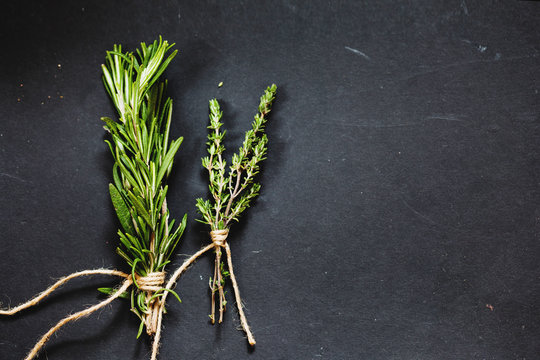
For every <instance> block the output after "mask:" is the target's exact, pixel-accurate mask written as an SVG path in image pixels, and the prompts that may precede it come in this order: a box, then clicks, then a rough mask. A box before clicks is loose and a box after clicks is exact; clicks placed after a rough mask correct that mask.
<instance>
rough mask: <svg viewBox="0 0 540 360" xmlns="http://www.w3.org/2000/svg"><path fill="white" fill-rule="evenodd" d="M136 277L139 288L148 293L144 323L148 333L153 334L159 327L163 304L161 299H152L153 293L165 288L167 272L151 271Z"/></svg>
mask: <svg viewBox="0 0 540 360" xmlns="http://www.w3.org/2000/svg"><path fill="white" fill-rule="evenodd" d="M135 279H136V280H137V285H138V286H139V289H140V290H142V291H145V292H146V293H147V294H146V301H147V303H146V306H147V309H146V316H145V318H144V323H145V325H146V333H147V334H148V335H153V334H155V333H156V331H157V328H158V317H159V311H160V309H161V307H162V304H161V301H159V299H157V298H154V299H152V295H153V293H154V292H156V291H159V290H161V289H163V283H164V282H165V273H164V272H151V273H148V274H146V276H139V275H135ZM150 299H151V300H150Z"/></svg>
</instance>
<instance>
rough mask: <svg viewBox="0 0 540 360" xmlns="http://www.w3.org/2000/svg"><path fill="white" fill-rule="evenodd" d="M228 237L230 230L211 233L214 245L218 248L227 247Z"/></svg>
mask: <svg viewBox="0 0 540 360" xmlns="http://www.w3.org/2000/svg"><path fill="white" fill-rule="evenodd" d="M228 235H229V230H228V229H222V230H212V231H210V238H211V239H212V244H214V245H215V246H216V247H225V243H226V241H227V236H228Z"/></svg>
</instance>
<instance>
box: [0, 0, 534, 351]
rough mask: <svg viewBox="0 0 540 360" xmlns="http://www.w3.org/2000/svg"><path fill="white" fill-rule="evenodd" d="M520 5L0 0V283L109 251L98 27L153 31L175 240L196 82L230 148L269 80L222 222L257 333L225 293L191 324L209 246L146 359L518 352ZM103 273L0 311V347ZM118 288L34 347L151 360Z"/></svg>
mask: <svg viewBox="0 0 540 360" xmlns="http://www.w3.org/2000/svg"><path fill="white" fill-rule="evenodd" d="M488 3H489V4H488ZM539 25H540V3H539V2H529V1H519V2H518V1H513V2H505V3H503V2H492V1H490V2H486V1H477V2H475V1H470V0H464V1H461V0H458V1H440V2H439V1H437V2H435V1H410V2H407V5H405V3H404V2H403V4H396V3H395V2H393V1H377V2H371V3H369V4H365V3H364V2H357V1H349V2H342V1H331V2H326V1H309V2H308V1H298V2H294V1H274V2H262V1H260V2H253V1H198V2H187V1H186V2H180V3H179V2H176V1H165V0H159V1H155V0H152V1H129V2H127V1H106V2H105V1H101V2H97V1H79V0H70V1H50V2H47V4H46V2H38V1H34V2H29V1H17V2H9V3H6V4H4V5H3V9H2V21H1V22H0V41H1V43H2V56H0V65H1V66H0V82H1V85H2V86H0V192H1V194H2V195H1V197H0V214H1V217H0V233H1V234H2V236H1V238H0V258H1V259H2V260H1V261H0V273H1V274H2V285H1V286H0V301H2V302H3V303H4V304H9V303H12V304H16V303H19V302H21V301H23V300H25V299H27V298H29V297H31V296H32V295H33V294H35V293H36V292H39V291H41V290H43V289H44V288H45V287H46V286H47V285H49V284H51V283H52V280H51V279H52V278H57V277H61V276H62V275H64V274H68V273H71V272H74V271H78V270H83V269H89V268H97V267H102V266H103V267H107V268H118V269H122V270H126V268H125V266H124V264H123V263H122V261H121V259H120V258H119V257H118V256H117V255H115V253H114V249H115V246H116V243H117V236H116V234H115V232H116V230H115V229H116V227H117V226H118V223H117V222H116V219H115V217H114V213H113V209H112V206H111V204H110V200H109V198H108V191H107V184H108V183H109V182H110V181H111V166H112V159H111V157H110V155H109V154H108V149H107V146H106V144H105V143H104V142H103V140H104V139H105V132H104V130H103V129H102V127H101V126H102V124H101V123H100V121H99V117H100V116H113V115H114V110H113V108H112V106H111V103H110V102H109V100H108V98H107V95H106V93H105V90H104V89H103V86H102V84H101V79H100V76H101V71H100V67H99V65H100V64H101V62H103V59H104V52H105V50H108V49H110V48H112V45H113V44H114V43H121V44H123V45H124V46H125V47H126V48H134V47H135V46H136V45H137V44H138V43H139V42H140V41H147V42H149V41H152V40H153V39H154V38H156V37H157V36H158V35H159V34H162V35H163V36H164V38H166V39H167V40H169V41H171V42H176V43H177V48H178V49H180V51H181V54H180V56H178V57H177V58H176V59H175V60H174V62H173V63H172V65H171V67H170V70H169V71H168V72H167V77H168V79H169V81H170V88H169V90H170V91H169V93H170V95H171V96H172V97H173V99H174V104H175V108H174V118H173V128H172V133H173V135H174V136H184V137H185V140H184V143H183V145H182V146H181V148H180V151H179V154H178V156H177V158H176V166H175V171H174V173H173V175H172V177H171V178H170V180H169V184H170V188H171V192H170V200H169V204H170V206H171V213H172V215H173V216H175V217H176V218H180V217H181V215H183V214H184V213H185V212H187V213H188V216H189V223H188V228H187V231H186V233H185V235H184V238H183V241H182V243H181V245H180V247H179V250H178V253H179V254H181V253H182V254H191V253H193V252H195V251H196V250H197V249H199V248H200V247H201V246H202V244H206V243H207V242H208V241H209V238H208V234H207V229H206V228H205V227H204V226H202V225H200V224H197V223H196V222H195V221H194V219H195V218H196V216H197V215H196V213H195V211H194V209H195V204H194V201H195V198H196V197H199V196H206V194H207V193H206V191H207V187H206V181H207V179H206V177H205V174H204V172H203V171H202V170H201V169H202V168H201V166H200V161H199V158H200V157H201V156H202V155H203V154H204V153H205V145H204V142H205V139H206V126H207V114H208V109H207V106H208V100H209V99H210V98H212V97H217V98H218V99H219V100H220V101H221V103H222V106H223V110H224V112H225V115H224V121H225V124H226V125H225V126H226V128H227V129H228V135H227V137H226V140H225V141H226V144H227V145H228V148H229V149H231V150H232V149H236V148H237V147H238V146H239V145H240V141H241V137H242V133H243V131H245V129H246V128H247V127H248V126H249V124H250V122H251V119H252V117H253V115H254V114H255V111H256V106H257V104H258V97H259V96H260V94H262V91H263V89H264V88H265V87H266V86H267V85H269V84H271V83H273V82H274V83H276V84H277V85H278V96H277V100H276V104H275V107H274V112H273V113H272V116H271V119H270V122H269V124H268V137H269V141H270V142H269V154H268V160H267V161H266V163H265V164H264V169H263V174H262V177H261V182H262V184H263V188H262V193H261V197H260V198H259V200H258V201H257V202H256V203H255V205H254V206H253V207H252V208H251V209H250V210H249V212H248V213H249V214H248V216H247V217H244V218H243V219H242V223H241V224H240V225H235V226H233V228H232V229H231V235H230V242H231V246H232V251H233V256H234V261H235V271H236V272H237V276H238V279H239V283H240V284H239V285H240V288H241V290H242V296H243V298H244V300H245V301H246V312H247V316H248V320H249V321H250V325H251V327H252V329H253V330H254V334H255V337H256V338H257V347H256V349H255V350H250V349H248V346H247V344H246V341H245V339H244V338H243V334H242V333H241V332H238V331H236V327H237V326H238V318H237V314H236V310H234V308H233V306H232V305H233V301H232V297H231V294H230V290H229V294H228V295H229V300H230V305H231V306H230V307H229V310H228V312H227V314H226V319H225V322H224V323H223V324H222V325H221V326H211V325H209V324H208V316H207V314H208V313H209V312H210V303H209V294H208V278H209V276H210V275H211V270H212V264H211V258H210V257H207V258H205V259H202V260H201V261H199V262H198V263H197V264H196V265H195V266H194V267H192V268H191V269H190V271H189V272H188V273H186V275H185V276H184V278H183V279H182V280H181V283H180V286H179V287H178V288H177V289H178V291H179V293H180V295H181V297H182V299H183V303H182V304H177V303H174V302H173V301H170V302H169V313H168V314H167V317H166V319H165V331H164V338H163V344H164V345H163V347H162V351H161V354H162V356H161V358H162V359H178V358H181V359H217V358H219V359H253V360H255V359H325V358H326V359H434V360H436V359H465V358H466V359H497V360H498V359H501V360H502V359H533V358H537V357H538V354H539V353H540V340H539V339H540V310H539V307H538V299H540V266H539V262H538V258H539V257H540V241H539V240H540V239H539V234H540V208H539V205H538V204H540V191H539V189H540V188H539V185H540V184H539V176H540V165H539V160H540V119H539V110H540V109H539V108H540V106H539V94H538V92H539V89H540V84H539V81H540V66H539V61H540V49H539V48H538V44H539V43H540V30H539V29H540V26H539ZM221 81H223V83H224V84H223V86H222V87H221V88H218V86H217V85H218V83H219V82H221ZM181 259H182V257H181V256H178V257H177V258H176V261H175V263H174V265H175V266H177V265H179V264H180V263H181ZM171 268H172V267H170V268H169V269H171ZM114 283H115V282H114V280H113V279H108V278H99V277H97V278H94V279H91V280H88V279H86V280H77V281H74V282H73V283H72V284H71V285H68V286H67V287H65V288H64V289H63V290H61V291H60V292H59V293H58V295H56V296H53V297H52V298H51V299H50V300H48V301H46V302H44V303H43V304H42V305H41V306H38V307H36V308H35V309H33V310H30V311H26V312H25V313H24V314H21V315H19V316H16V317H14V318H10V319H0V358H1V359H21V358H22V357H23V356H24V354H25V353H26V352H27V351H28V350H29V349H30V348H31V347H32V345H33V344H34V342H35V341H36V340H37V339H38V337H39V336H41V335H42V334H43V333H44V332H45V331H46V330H47V329H48V328H49V327H50V326H51V325H52V324H53V323H55V322H56V321H58V320H59V319H60V318H62V317H63V316H65V314H67V313H72V312H75V311H77V310H79V309H81V308H83V307H84V306H87V305H88V304H93V303H96V302H97V301H99V299H100V296H99V295H98V294H97V292H96V291H95V289H96V288H97V287H100V286H106V285H111V284H114ZM128 307H129V305H128V304H127V303H125V302H122V301H118V302H117V303H116V304H114V305H112V307H110V308H108V309H106V310H104V311H102V312H100V314H99V315H93V316H91V317H90V318H87V319H84V320H81V321H79V322H78V323H75V324H72V325H69V326H67V327H66V328H65V329H64V330H62V331H61V332H60V333H59V334H58V336H56V337H55V338H53V339H52V340H51V342H50V343H49V344H48V346H47V348H46V352H44V353H43V354H42V356H41V357H40V359H47V358H48V359H51V360H53V359H54V360H60V359H75V358H76V359H80V360H95V359H147V358H148V354H149V341H148V339H143V340H141V341H137V340H136V339H135V335H136V332H137V326H138V322H137V319H136V318H135V316H134V315H132V314H131V313H130V312H129V311H128Z"/></svg>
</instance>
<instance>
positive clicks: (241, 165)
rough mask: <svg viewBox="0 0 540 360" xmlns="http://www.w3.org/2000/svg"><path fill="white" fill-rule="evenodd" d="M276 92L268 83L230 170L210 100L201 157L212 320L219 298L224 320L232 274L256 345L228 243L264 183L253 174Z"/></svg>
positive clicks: (215, 109)
mask: <svg viewBox="0 0 540 360" xmlns="http://www.w3.org/2000/svg"><path fill="white" fill-rule="evenodd" d="M275 94H276V85H272V86H269V87H268V88H267V89H266V90H265V92H264V94H263V95H262V96H261V98H260V103H259V109H258V110H259V111H258V114H256V115H255V120H254V121H253V123H252V128H251V129H250V130H248V131H247V132H246V134H245V138H244V141H243V144H242V146H241V147H240V149H239V150H238V152H237V153H235V154H234V155H233V156H232V160H231V165H230V166H229V171H228V173H227V162H226V160H225V159H224V158H223V156H222V155H223V152H224V151H225V146H224V145H223V138H224V136H225V133H226V131H225V130H222V129H221V127H222V126H223V123H222V122H221V117H222V115H223V112H222V111H221V110H220V107H219V103H218V102H217V100H216V99H213V100H210V126H208V128H209V129H210V134H209V135H208V143H207V145H208V153H209V156H206V157H203V158H202V166H203V167H204V168H206V169H207V170H208V174H209V179H210V184H209V189H210V194H211V195H212V197H211V199H210V200H203V199H202V198H199V199H197V203H196V205H197V210H198V211H199V213H200V214H201V215H202V220H199V221H200V222H202V223H205V224H208V225H210V229H211V231H210V236H211V239H212V245H213V248H214V249H215V253H216V256H215V265H214V276H213V277H212V278H211V279H210V289H211V293H212V313H211V315H210V319H211V320H212V323H215V321H216V299H215V295H216V294H218V297H219V320H218V321H219V322H220V323H221V322H222V321H223V312H224V311H225V306H226V304H227V301H226V299H225V292H224V289H223V286H224V284H225V278H226V277H230V278H231V281H232V285H233V288H234V292H235V297H236V303H237V306H238V312H239V315H240V321H241V323H242V328H243V329H244V331H245V332H246V334H247V337H248V341H249V343H250V344H251V345H255V339H254V337H253V334H252V333H251V330H250V328H249V326H248V324H247V320H246V317H245V315H244V311H243V308H242V300H241V297H240V290H239V289H238V284H237V282H236V277H235V276H234V271H233V265H232V257H231V249H230V247H229V244H228V243H227V241H226V240H227V236H228V234H229V228H230V226H231V224H232V222H233V220H234V221H238V218H239V216H240V214H242V212H244V211H245V210H246V209H247V208H248V207H249V205H250V203H251V201H252V200H253V199H254V198H255V197H256V196H257V195H258V194H259V190H260V188H261V185H260V184H259V183H256V182H254V177H255V175H257V173H258V172H259V170H260V162H261V161H263V160H264V159H265V155H266V152H267V143H268V139H267V137H266V134H265V133H264V130H265V124H266V121H267V119H268V117H267V115H268V113H269V112H270V110H271V106H272V102H273V101H274V98H275ZM222 248H223V249H225V252H226V256H227V266H225V264H224V262H222V260H221V258H222V253H221V249H222Z"/></svg>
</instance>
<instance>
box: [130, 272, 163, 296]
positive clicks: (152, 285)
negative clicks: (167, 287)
mask: <svg viewBox="0 0 540 360" xmlns="http://www.w3.org/2000/svg"><path fill="white" fill-rule="evenodd" d="M135 277H136V280H137V285H139V288H140V289H141V290H143V291H151V292H152V291H158V290H160V289H161V288H163V286H162V285H163V283H164V282H165V273H164V272H151V273H148V274H146V276H135Z"/></svg>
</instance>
